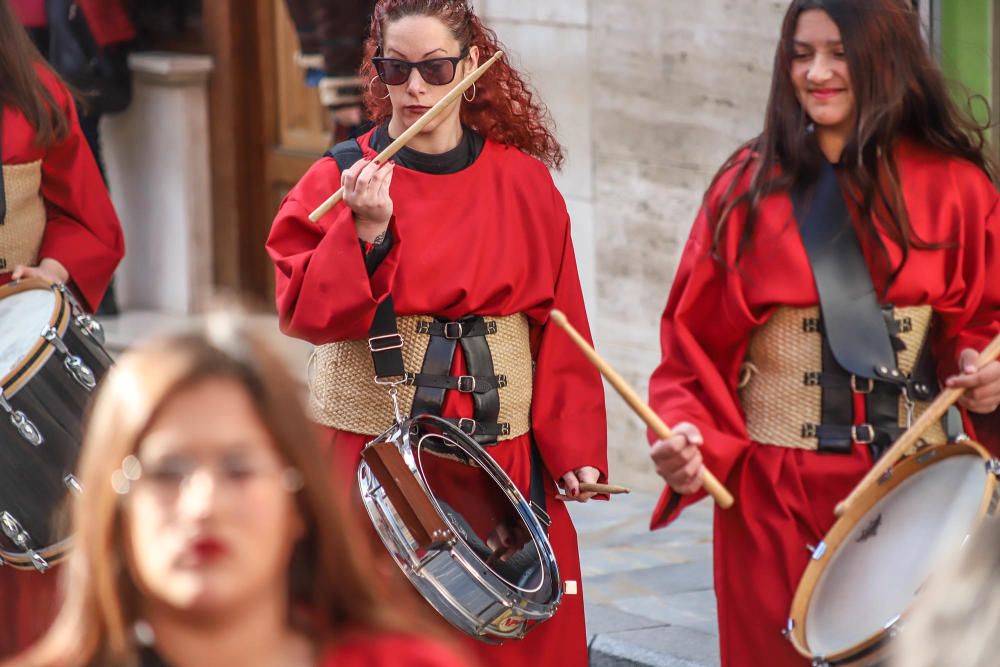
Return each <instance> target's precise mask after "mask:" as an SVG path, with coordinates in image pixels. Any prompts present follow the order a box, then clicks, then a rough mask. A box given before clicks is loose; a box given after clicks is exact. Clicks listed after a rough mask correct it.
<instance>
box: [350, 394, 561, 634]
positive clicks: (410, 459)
mask: <svg viewBox="0 0 1000 667" xmlns="http://www.w3.org/2000/svg"><path fill="white" fill-rule="evenodd" d="M421 422H430V424H431V425H433V426H436V427H440V428H442V429H444V430H446V431H447V432H452V431H455V427H454V425H453V424H452V423H450V422H448V421H447V420H444V419H442V418H440V417H437V416H435V415H428V414H421V415H416V416H413V417H410V418H408V419H406V420H404V421H403V422H402V423H400V424H394V425H393V426H391V427H390V428H389V429H387V430H386V431H385V432H384V433H382V435H380V436H378V437H377V438H375V439H373V440H372V441H371V442H369V443H368V445H366V447H367V446H370V445H372V444H375V443H378V442H383V441H386V440H390V439H392V438H393V437H394V433H398V437H399V438H400V439H402V440H403V441H404V442H405V447H406V451H405V452H404V456H403V459H404V461H405V462H406V465H407V467H408V468H409V469H410V472H411V473H412V474H413V475H414V477H415V478H416V480H417V482H418V483H419V485H420V487H421V488H422V489H423V490H424V492H425V493H426V494H427V496H428V498H430V499H431V501H432V504H433V506H434V509H435V511H436V512H437V513H438V514H439V516H440V517H441V519H442V520H443V521H444V522H445V523H446V524H447V525H448V526H449V527H450V526H451V525H452V524H451V522H450V521H449V520H448V518H447V516H446V515H445V514H444V513H443V512H442V511H441V507H440V505H439V504H438V503H437V500H436V498H435V497H434V495H433V494H432V493H431V492H430V489H429V488H428V487H427V484H426V483H425V481H424V479H423V476H422V475H421V474H420V471H419V469H417V467H416V457H415V456H414V454H413V450H414V449H415V445H414V444H412V443H411V442H410V426H411V425H412V424H414V423H421ZM462 436H464V437H465V438H468V435H467V434H465V433H462ZM470 440H471V439H470ZM471 443H472V444H474V445H475V446H476V447H477V448H478V449H480V450H482V453H483V455H484V457H485V458H484V459H483V461H478V460H477V464H478V465H481V466H482V467H483V468H484V469H485V470H486V472H487V473H488V474H490V475H491V477H493V479H494V480H495V481H496V480H497V479H498V478H499V479H500V480H504V481H505V484H506V485H508V487H509V489H508V490H509V491H510V493H513V494H515V495H516V497H517V498H518V501H517V502H516V503H515V502H514V501H513V500H511V499H510V497H509V495H508V500H511V502H512V504H514V506H515V508H516V509H517V510H518V513H519V515H520V516H521V517H522V519H523V520H525V523H527V524H528V525H529V529H530V532H531V533H532V541H533V542H534V543H535V547H536V549H537V550H538V553H539V556H540V560H541V561H542V563H543V565H544V566H545V567H546V568H547V569H548V571H549V573H550V576H551V577H552V580H553V584H552V586H553V589H554V590H555V596H554V599H553V600H552V601H550V602H546V603H542V602H538V601H535V600H531V599H526V598H524V594H523V593H522V592H521V589H518V588H517V587H515V586H513V585H511V584H509V583H508V582H507V581H506V580H504V579H503V577H501V576H499V575H498V574H496V573H495V572H494V573H493V577H494V578H495V579H496V581H497V582H499V583H501V584H502V586H503V590H506V591H510V593H511V594H513V595H514V596H516V597H517V598H518V599H519V602H517V603H515V604H513V605H510V604H507V603H505V599H506V600H509V598H505V596H504V595H503V594H502V592H501V591H498V590H497V589H496V586H495V585H493V584H492V583H491V582H488V581H485V580H484V579H483V577H482V576H480V575H479V573H478V572H477V571H476V568H475V567H473V563H471V562H468V559H467V557H466V553H465V551H468V552H469V553H470V554H471V555H472V556H474V557H475V562H481V559H479V558H478V556H476V555H475V554H474V553H472V552H471V548H470V547H468V545H466V544H465V542H464V541H461V540H459V543H460V544H461V545H462V547H464V548H463V549H462V550H461V551H456V546H454V545H453V546H449V547H448V548H446V549H442V550H441V552H450V554H451V556H452V558H453V559H454V560H455V561H457V567H459V568H460V570H461V572H463V573H464V574H465V575H466V576H467V577H468V578H469V579H472V580H475V581H476V582H477V584H478V585H479V586H480V587H481V588H482V589H483V590H484V591H487V592H489V593H490V594H491V595H493V596H495V597H496V601H497V603H498V604H504V606H505V607H507V609H508V611H513V609H516V610H517V612H518V613H519V614H522V615H523V616H522V619H521V620H522V621H523V622H522V624H521V625H522V626H523V627H524V628H525V630H524V632H521V633H508V634H501V633H499V632H493V631H492V630H491V627H492V625H493V623H494V621H495V620H496V619H493V620H490V621H488V622H486V623H485V624H482V625H481V628H480V630H479V632H478V633H477V634H474V635H473V636H475V637H476V638H477V639H481V640H486V641H493V640H499V641H502V640H504V639H511V638H516V637H521V636H524V634H525V633H526V632H527V631H528V630H530V629H531V627H533V626H534V625H535V624H537V623H538V622H541V621H545V620H547V619H549V618H551V616H552V614H554V613H555V611H556V609H558V607H559V605H560V603H561V600H562V590H561V585H560V583H559V582H560V578H559V566H558V563H557V561H556V558H555V552H554V550H553V549H552V544H551V542H550V541H549V539H548V536H547V535H546V534H545V531H544V529H543V528H542V526H541V522H540V521H539V520H538V517H537V516H536V515H535V513H534V511H533V510H532V509H531V506H530V504H529V503H528V501H527V500H526V499H525V498H524V495H523V494H522V493H521V492H520V489H518V488H517V486H516V485H515V484H514V483H513V481H512V480H511V479H510V477H509V475H507V473H506V471H504V470H503V468H501V467H500V465H499V464H498V463H497V462H496V461H495V460H494V459H493V457H492V456H490V455H489V453H488V452H486V450H485V449H484V448H483V447H482V446H481V445H479V444H478V443H476V442H475V441H474V440H473V441H471ZM491 469H492V470H491ZM363 473H367V474H368V475H369V476H371V475H372V473H371V470H370V468H368V466H367V464H366V463H365V461H364V459H362V461H361V463H360V464H359V466H358V484H359V487H360V489H361V496H362V501H363V503H364V505H365V509H366V511H367V513H368V515H369V518H370V519H371V520H372V524H373V528H374V529H375V532H376V533H377V534H378V535H379V538H380V539H381V540H382V542H383V543H384V544H385V547H386V549H387V550H388V551H389V553H390V555H391V556H392V557H393V560H395V561H396V564H397V565H398V566H399V567H400V569H401V570H402V571H403V573H404V575H405V576H406V577H407V579H409V580H410V581H411V583H413V584H414V586H415V587H416V588H417V590H418V592H420V593H421V595H422V596H423V592H422V590H421V587H422V586H431V587H433V588H434V590H435V591H437V592H438V593H439V594H441V595H442V597H445V598H447V599H449V600H454V596H453V595H452V593H451V591H449V590H447V589H444V588H442V586H441V585H440V583H439V582H438V581H437V580H436V579H431V578H428V577H426V576H424V575H423V574H422V573H421V572H420V571H419V569H415V568H414V564H413V563H412V562H411V561H410V559H409V558H408V557H407V554H406V553H404V552H405V551H406V549H405V545H401V544H397V536H396V535H394V534H392V531H391V529H390V530H389V531H384V530H382V529H381V528H380V525H379V520H378V519H376V517H375V516H374V514H375V513H376V512H378V511H379V510H378V509H377V508H376V507H374V505H376V504H377V501H375V500H374V499H373V498H372V497H370V493H369V492H368V491H367V489H366V487H367V485H368V482H366V481H365V480H364V479H363V477H364V474H363ZM498 485H500V486H503V485H502V484H500V482H498ZM519 505H523V511H522V507H520V506H519ZM525 511H526V512H527V513H528V514H527V516H525V514H524V512H525ZM456 534H457V533H456ZM539 538H541V541H542V544H539ZM543 546H544V548H542V547H543ZM527 594H529V595H530V594H531V593H530V592H528V593H527ZM424 597H425V598H426V596H424ZM428 602H429V603H431V604H432V606H434V607H435V609H437V606H436V605H435V604H433V602H431V601H430V600H428ZM437 611H438V613H440V614H441V615H442V616H443V617H445V619H446V620H449V622H452V624H455V623H454V622H453V621H452V620H451V618H450V616H449V614H448V613H446V612H445V611H443V610H441V609H437ZM447 611H448V612H451V613H455V614H458V615H461V616H463V617H465V616H467V615H468V614H467V612H466V610H465V609H464V606H463V605H462V603H461V602H460V601H454V603H453V604H452V605H451V608H450V609H448V610H447ZM467 620H475V621H481V620H482V619H478V618H474V619H473V618H470V619H467ZM459 628H460V629H463V628H461V627H460V626H459ZM470 634H472V633H470Z"/></svg>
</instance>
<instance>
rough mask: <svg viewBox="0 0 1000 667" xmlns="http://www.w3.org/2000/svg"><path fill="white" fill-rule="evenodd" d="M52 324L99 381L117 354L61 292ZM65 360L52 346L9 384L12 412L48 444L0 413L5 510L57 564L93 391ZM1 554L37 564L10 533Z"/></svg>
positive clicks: (0, 495)
mask: <svg viewBox="0 0 1000 667" xmlns="http://www.w3.org/2000/svg"><path fill="white" fill-rule="evenodd" d="M50 326H52V327H53V328H55V329H56V330H57V331H58V329H60V328H63V332H62V335H61V337H60V338H61V340H62V343H63V344H64V345H65V346H66V348H67V350H68V352H69V354H70V355H76V356H79V357H80V359H81V361H82V362H83V364H84V365H85V366H86V367H87V368H89V369H90V370H91V371H92V372H93V374H94V377H95V379H96V380H97V381H98V383H99V382H100V380H101V378H103V376H104V375H105V373H106V372H107V370H108V368H109V367H110V366H111V363H112V361H111V358H110V356H109V355H108V354H107V352H106V351H105V350H104V348H103V346H102V345H101V344H100V343H98V342H97V341H95V340H94V339H93V338H92V337H91V336H90V335H89V334H88V333H86V331H85V329H84V328H83V327H82V326H81V325H80V324H79V323H78V322H76V321H75V316H74V315H73V309H72V306H71V304H70V303H69V302H68V300H66V299H65V297H64V296H63V295H62V294H61V293H58V292H57V300H56V308H55V312H54V313H53V315H52V319H51V321H50ZM40 340H41V337H40ZM64 359H65V357H64V356H63V355H62V354H61V353H59V352H58V351H57V350H56V349H55V346H54V345H53V344H52V343H44V344H43V346H42V347H41V348H40V350H39V352H38V353H36V354H33V355H29V357H28V358H27V359H25V361H24V362H23V363H22V366H21V367H19V368H18V369H15V371H14V372H12V373H10V374H9V376H8V379H9V381H8V383H7V387H5V393H6V394H7V401H8V403H9V404H10V407H11V409H12V410H14V411H21V412H23V413H24V415H25V416H26V417H27V418H28V419H29V420H30V421H31V422H32V423H33V424H34V425H35V426H36V427H37V428H38V430H39V432H40V434H41V436H42V438H43V441H42V443H41V444H39V445H37V446H36V445H33V444H31V443H30V442H28V441H27V440H26V439H25V438H23V437H22V436H21V435H20V434H19V432H18V429H17V428H16V427H15V426H14V424H13V423H12V422H11V419H10V418H9V417H8V416H7V415H6V414H2V413H0V444H2V446H0V512H8V513H10V514H11V515H12V516H13V517H14V518H15V519H16V520H17V521H18V523H19V524H20V525H21V527H22V528H23V529H24V530H25V532H27V533H28V534H29V535H30V537H31V542H32V544H33V545H34V550H35V551H36V552H37V553H38V554H39V555H40V556H42V557H43V558H44V559H45V560H46V561H48V562H49V563H50V564H52V563H53V562H55V561H57V560H58V559H59V558H60V557H61V556H62V555H63V554H64V552H65V551H66V549H67V548H68V546H69V541H68V535H69V525H68V516H67V514H68V513H67V505H68V502H67V501H68V497H69V494H70V493H71V489H72V488H73V485H72V484H71V483H70V482H69V481H67V476H68V475H72V474H73V472H74V471H75V469H76V463H77V458H78V456H79V451H80V443H81V437H82V428H83V417H84V414H85V412H86V410H87V407H88V405H89V403H90V400H91V397H92V394H93V390H90V389H87V388H85V387H84V386H83V385H82V384H80V383H79V382H78V381H76V380H75V379H74V378H73V377H72V376H71V374H70V373H69V372H68V371H67V369H66V367H65V365H64ZM40 360H41V361H40ZM11 388H14V393H13V394H10V393H9V392H10V391H11ZM74 479H75V478H74ZM0 558H2V559H3V561H4V562H5V563H7V564H9V565H11V566H13V567H16V568H24V569H34V567H35V566H34V565H33V564H32V560H31V558H30V557H29V556H28V554H26V553H25V552H24V551H22V550H21V549H20V547H18V546H17V545H15V544H14V543H13V541H12V540H11V539H10V538H9V537H8V536H7V535H6V534H4V533H3V532H0Z"/></svg>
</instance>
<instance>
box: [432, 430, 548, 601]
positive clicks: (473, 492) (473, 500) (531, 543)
mask: <svg viewBox="0 0 1000 667" xmlns="http://www.w3.org/2000/svg"><path fill="white" fill-rule="evenodd" d="M474 444H475V443H472V442H470V441H468V440H467V439H460V438H455V437H449V436H448V434H447V433H444V432H441V433H434V432H431V433H425V434H422V435H421V437H420V438H419V440H417V443H416V447H415V449H416V459H417V468H418V470H419V471H420V475H421V477H423V479H424V482H425V483H426V484H427V488H428V489H429V490H430V492H431V498H432V500H433V501H434V503H435V505H436V506H437V508H438V511H439V512H440V513H441V515H442V516H443V517H445V518H446V520H447V521H448V523H449V524H450V525H451V527H452V529H453V530H454V531H455V532H456V533H457V534H458V535H459V536H461V538H462V539H463V540H464V541H465V543H466V544H467V545H468V546H469V547H470V549H471V550H472V552H473V553H474V554H475V555H476V557H477V558H478V559H479V561H480V563H481V564H482V565H483V566H485V567H488V568H490V569H491V570H492V571H493V572H494V573H495V574H496V575H497V576H498V577H499V578H500V579H501V580H503V582H504V583H505V584H507V585H508V586H510V587H511V588H513V589H515V590H517V591H518V592H519V593H520V594H521V595H527V596H530V595H532V594H536V593H539V592H542V591H543V589H545V588H546V584H551V582H550V581H547V577H546V576H545V572H546V562H547V561H546V560H545V558H544V557H543V555H542V553H541V551H540V550H539V548H538V544H537V543H536V541H535V539H534V535H533V527H532V526H531V525H529V524H528V522H527V521H525V517H523V516H522V515H521V514H520V513H519V512H518V506H517V504H516V503H515V500H516V499H513V498H511V497H510V496H509V495H508V493H507V491H506V485H508V484H510V482H509V481H508V480H498V479H496V478H494V477H493V476H492V475H491V474H490V473H489V472H488V471H487V470H486V469H484V468H483V467H481V466H479V465H476V464H475V463H474V459H472V462H466V461H464V460H463V459H465V457H474V456H483V453H482V450H481V449H480V448H479V447H478V446H476V447H475V449H473V447H472V446H473V445H474ZM476 450H479V451H476ZM470 463H471V464H470ZM550 596H551V591H549V590H545V591H544V597H545V598H546V599H544V600H540V601H546V602H547V601H549V599H548V598H550Z"/></svg>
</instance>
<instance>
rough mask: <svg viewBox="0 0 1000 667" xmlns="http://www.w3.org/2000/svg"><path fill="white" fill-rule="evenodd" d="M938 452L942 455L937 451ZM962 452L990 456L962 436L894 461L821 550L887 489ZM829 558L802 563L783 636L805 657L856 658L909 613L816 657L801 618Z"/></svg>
mask: <svg viewBox="0 0 1000 667" xmlns="http://www.w3.org/2000/svg"><path fill="white" fill-rule="evenodd" d="M931 452H934V453H935V455H934V456H932V457H929V458H926V455H927V454H929V453H931ZM942 452H943V455H942V454H941V453H942ZM963 453H964V454H969V453H975V454H977V455H978V456H979V457H980V458H981V459H982V461H983V463H984V464H986V463H988V462H989V461H990V460H992V459H993V457H992V456H991V455H990V453H989V452H988V451H987V450H986V448H985V447H983V446H982V445H981V444H979V443H978V442H975V441H974V440H971V439H965V440H961V441H958V442H949V443H945V444H940V445H932V446H930V447H924V448H922V449H920V450H919V451H917V452H915V453H914V454H912V455H909V456H907V457H905V458H903V459H902V460H900V461H899V462H897V463H896V464H895V465H894V466H893V467H892V469H891V472H892V474H891V476H890V477H889V478H888V479H887V480H886V481H885V482H884V483H879V484H874V485H872V486H870V487H869V488H868V489H866V490H865V492H864V493H863V494H861V495H860V496H859V497H858V499H857V501H856V502H854V504H853V505H851V507H850V509H849V510H848V511H847V512H846V513H845V514H844V515H843V516H841V517H840V518H839V519H837V521H836V522H834V524H833V525H832V526H831V527H830V529H829V530H828V531H827V532H826V535H824V536H823V540H822V542H821V544H823V545H825V552H824V553H825V554H831V555H832V554H833V553H834V552H836V551H837V550H838V549H839V548H840V547H841V546H842V544H843V542H844V539H845V538H846V537H847V536H848V535H849V534H850V533H851V531H852V530H853V529H854V528H855V527H856V526H857V525H858V524H859V523H861V522H862V520H863V519H864V518H865V517H866V516H867V515H868V512H869V511H870V510H871V508H872V507H873V506H874V505H875V504H876V503H878V502H879V501H880V500H882V499H883V498H885V497H886V496H888V495H889V493H890V492H892V491H893V490H895V489H896V488H897V487H898V486H900V485H901V484H902V483H903V482H904V481H906V480H908V479H910V478H911V477H913V476H914V475H916V474H917V473H919V472H920V471H922V470H925V469H927V468H928V467H930V466H933V465H935V464H937V463H939V462H941V461H944V460H946V459H948V458H952V457H954V456H959V455H962V454H963ZM984 478H985V480H986V482H985V484H984V485H983V496H982V498H981V499H980V504H979V510H978V512H977V514H976V518H975V525H977V526H978V525H979V523H981V522H982V521H983V519H984V518H985V517H986V515H987V514H988V512H989V507H990V504H991V501H992V499H993V496H994V494H995V492H996V489H997V478H996V476H995V475H993V474H989V473H986V474H985V475H984ZM831 561H832V558H820V559H818V560H817V559H815V558H810V560H809V563H808V564H807V565H806V569H805V570H804V571H803V573H802V576H801V577H800V578H799V583H798V585H797V587H796V589H795V595H794V596H793V598H792V604H791V607H790V610H789V614H788V628H787V629H786V635H787V638H788V640H789V641H790V642H791V644H792V646H793V647H794V648H795V650H796V651H797V652H798V653H799V654H800V655H802V656H803V657H805V658H809V659H815V658H819V659H822V660H824V661H826V662H829V663H831V664H835V663H837V662H839V661H843V660H845V659H851V658H855V657H858V656H859V654H867V653H868V652H870V651H872V650H874V649H875V648H877V646H878V644H880V643H881V642H883V641H885V639H886V638H887V637H888V636H889V635H890V634H891V632H892V629H893V628H894V627H895V626H896V625H897V624H898V622H899V620H900V619H901V618H902V617H904V616H905V615H906V614H907V613H908V612H909V607H907V608H906V609H904V610H903V611H902V612H900V614H899V615H897V616H896V617H895V618H894V619H892V620H891V621H890V622H889V623H887V624H886V626H885V627H884V628H883V629H881V630H880V631H878V632H876V633H874V634H872V635H869V636H868V637H867V638H866V639H864V640H862V641H861V642H858V643H857V644H854V645H853V646H851V647H848V648H845V649H844V650H842V651H839V652H837V653H831V654H829V655H823V656H819V655H817V654H815V653H813V652H811V651H809V650H808V648H807V642H806V640H805V632H806V623H805V620H806V618H805V617H806V614H807V611H808V608H809V603H810V602H811V601H812V597H813V594H814V593H815V590H816V587H817V585H818V584H819V581H820V579H821V578H822V576H823V574H824V573H825V572H826V569H827V566H828V565H829V563H830V562H831Z"/></svg>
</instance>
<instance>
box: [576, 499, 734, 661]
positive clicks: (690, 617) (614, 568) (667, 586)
mask: <svg viewBox="0 0 1000 667" xmlns="http://www.w3.org/2000/svg"><path fill="white" fill-rule="evenodd" d="M655 502H656V497H655V496H654V495H652V494H649V493H642V492H640V493H632V494H630V495H627V496H616V497H615V498H614V499H613V500H612V502H611V503H610V504H608V503H587V504H585V505H580V504H577V503H571V504H570V512H571V514H572V516H573V521H574V523H575V524H576V528H577V532H578V533H579V536H580V558H581V560H582V564H583V586H584V592H585V596H586V605H587V635H588V636H587V639H588V642H589V644H590V664H591V666H592V667H611V666H615V667H619V666H624V667H646V666H652V665H656V666H657V667H661V666H662V667H703V666H705V667H708V666H717V665H718V664H719V648H718V626H717V621H716V611H715V592H714V590H713V587H712V505H711V503H710V501H705V502H701V503H698V504H697V505H695V506H693V507H690V508H688V509H687V510H685V512H684V513H683V514H682V516H681V518H680V519H678V520H677V521H675V522H674V523H673V524H671V525H670V526H669V527H667V528H665V529H662V530H658V531H655V532H650V531H649V527H648V526H649V516H650V512H651V511H652V508H653V505H654V504H655Z"/></svg>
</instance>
